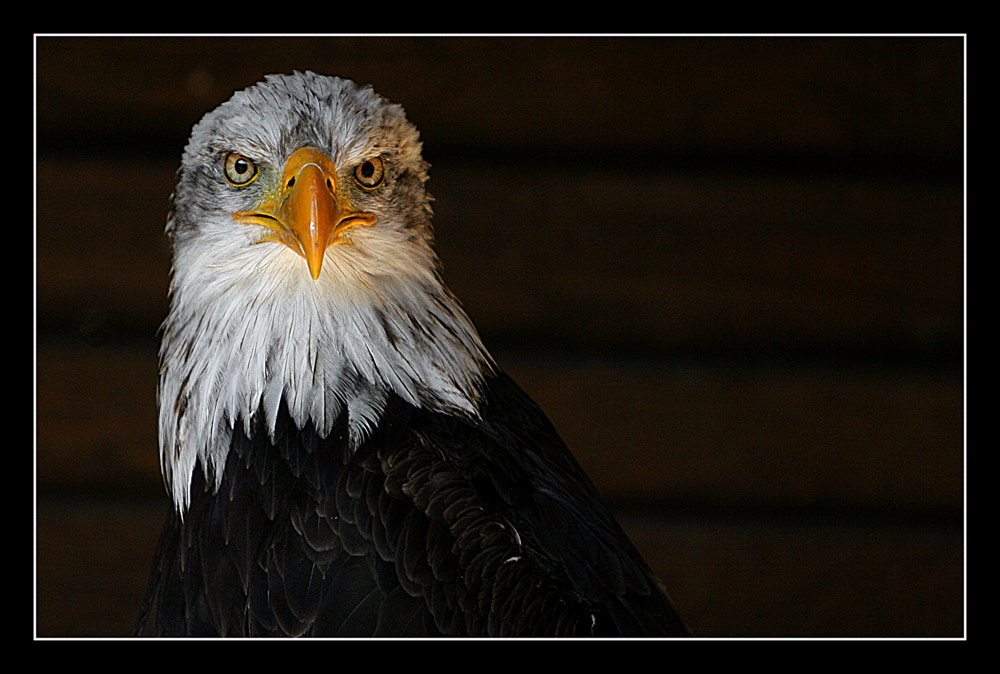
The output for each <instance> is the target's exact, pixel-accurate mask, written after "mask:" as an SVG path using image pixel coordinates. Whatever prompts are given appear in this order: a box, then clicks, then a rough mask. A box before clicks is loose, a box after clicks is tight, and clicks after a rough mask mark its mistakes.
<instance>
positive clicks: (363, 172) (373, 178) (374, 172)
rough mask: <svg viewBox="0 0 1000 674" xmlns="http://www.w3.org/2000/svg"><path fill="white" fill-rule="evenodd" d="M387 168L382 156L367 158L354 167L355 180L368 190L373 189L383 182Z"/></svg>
mask: <svg viewBox="0 0 1000 674" xmlns="http://www.w3.org/2000/svg"><path fill="white" fill-rule="evenodd" d="M384 177H385V168H384V167H383V166H382V158H381V157H372V158H371V159H366V160H364V161H363V162H361V163H360V164H358V166H357V167H356V168H355V169H354V181H355V182H357V183H358V184H359V185H361V186H362V187H364V188H365V189H366V190H373V189H375V188H376V187H378V186H379V185H381V184H382V179H383V178H384Z"/></svg>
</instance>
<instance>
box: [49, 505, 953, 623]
mask: <svg viewBox="0 0 1000 674" xmlns="http://www.w3.org/2000/svg"><path fill="white" fill-rule="evenodd" d="M163 517H164V512H163V511H162V509H161V508H160V507H158V506H154V505H146V504H135V503H129V502H119V501H105V502H103V503H93V502H91V503H69V502H66V501H63V500H59V501H51V502H49V501H43V503H42V505H41V507H40V508H39V511H38V515H37V534H38V546H37V560H36V562H37V564H36V568H37V578H36V584H37V585H36V586H37V590H36V603H35V607H36V612H35V634H36V636H37V637H41V638H61V637H69V638H79V637H123V636H127V635H128V634H130V632H131V630H132V627H133V626H134V624H135V620H136V617H137V616H138V611H139V605H140V603H141V601H142V597H143V593H144V590H145V586H146V582H147V579H148V574H149V570H150V567H151V564H152V558H153V550H154V548H155V546H156V541H157V538H158V536H159V531H160V528H161V526H162V522H163ZM622 522H623V526H624V528H625V529H626V531H627V532H628V534H629V536H630V537H631V538H632V539H633V542H634V543H635V544H636V547H637V548H638V549H639V550H640V552H641V553H642V554H643V555H644V556H645V558H646V560H647V561H648V562H649V564H650V566H651V567H652V569H653V570H654V572H655V573H656V574H657V575H658V576H659V577H660V578H661V580H663V581H664V583H665V585H666V586H667V587H668V588H669V591H670V594H671V598H672V599H673V601H674V603H675V604H676V605H677V607H678V610H679V611H680V612H681V614H682V615H683V616H684V619H685V620H686V621H687V623H688V626H689V627H690V628H691V629H692V630H693V631H694V633H695V634H696V635H697V636H700V637H817V636H819V637H960V636H962V635H963V632H964V606H963V582H962V568H963V564H962V545H961V532H960V531H958V530H954V529H944V530H938V529H930V530H921V529H915V530H914V529H904V530H898V531H894V530H887V529H885V528H882V527H879V526H874V527H871V526H864V525H848V526H844V525H826V526H817V525H812V524H793V525H780V524H779V525H777V526H775V525H774V523H766V522H761V523H753V522H734V521H726V520H721V521H717V520H711V519H708V520H697V521H689V520H685V519H683V518H680V519H672V520H671V519H664V518H654V519H638V518H636V517H634V516H630V515H629V514H625V515H624V516H623V517H622Z"/></svg>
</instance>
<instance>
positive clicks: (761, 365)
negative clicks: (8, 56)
mask: <svg viewBox="0 0 1000 674" xmlns="http://www.w3.org/2000/svg"><path fill="white" fill-rule="evenodd" d="M35 48H36V60H35V66H36V71H35V74H36V92H35V93H36V103H37V116H36V125H37V154H36V160H37V166H36V171H35V189H36V194H37V201H36V222H35V230H34V232H35V237H36V249H35V260H36V275H35V283H36V286H35V289H36V310H37V342H36V344H37V351H36V361H35V367H36V369H35V374H36V384H37V400H36V412H37V429H36V430H37V436H36V446H35V458H36V487H37V499H36V506H37V512H36V528H35V532H36V544H37V550H36V576H35V581H36V606H35V608H36V613H35V630H36V632H35V634H36V635H37V636H40V637H48V636H57V637H58V636H69V637H72V636H117V635H125V634H127V633H128V632H129V630H130V629H131V626H132V622H133V621H134V619H135V617H136V613H137V610H138V607H139V602H140V600H141V597H142V593H143V589H144V585H145V582H146V577H147V573H148V569H149V564H150V561H151V558H152V553H153V547H154V545H155V542H156V538H157V536H158V533H159V527H160V524H161V521H162V517H163V513H164V509H165V508H166V507H167V499H166V496H165V493H164V491H163V488H162V485H161V481H160V476H159V466H158V458H157V449H156V446H157V445H156V410H155V385H156V369H157V363H156V353H157V344H158V335H157V333H156V331H157V327H158V325H159V323H160V321H161V320H162V319H163V317H164V316H165V313H166V309H167V304H166V290H167V283H168V271H169V257H168V252H167V248H166V242H165V240H164V237H163V234H162V231H163V224H164V218H165V214H166V210H167V203H168V196H169V194H170V191H171V189H172V183H173V173H174V171H175V169H176V167H177V165H178V162H179V158H180V153H181V150H182V148H183V146H184V144H185V142H186V139H187V135H188V132H189V130H190V128H191V126H192V125H193V124H194V123H195V122H196V121H197V120H198V119H199V118H200V116H201V115H202V114H204V113H205V112H207V111H208V110H210V109H212V108H214V107H215V106H216V105H217V104H219V103H220V102H222V101H223V100H225V99H226V98H228V97H229V96H230V94H231V93H232V92H233V91H234V90H235V89H239V88H243V87H246V86H248V85H250V84H252V83H254V82H255V81H257V80H259V79H260V78H261V77H262V76H263V75H265V74H267V73H270V72H288V71H290V70H293V69H298V70H304V69H312V70H316V71H319V72H323V73H328V74H337V75H341V76H344V77H349V78H351V79H355V80H357V81H360V82H364V83H370V84H373V85H374V86H375V88H376V90H377V91H379V92H380V93H382V94H384V95H385V96H387V97H388V98H390V99H391V100H394V101H396V102H399V103H402V104H403V105H404V106H405V107H406V109H407V112H408V115H409V117H410V119H411V120H412V121H413V122H414V123H415V124H416V125H417V126H418V127H419V128H420V129H421V132H422V137H423V139H424V143H425V147H424V156H425V158H426V159H427V160H428V161H430V162H431V164H432V166H433V168H432V171H431V182H430V186H431V191H432V193H433V194H434V195H435V197H436V202H435V212H436V218H435V223H436V228H437V236H438V251H439V253H440V256H441V259H442V261H443V264H444V275H445V279H446V281H447V282H448V283H449V285H450V286H451V287H452V289H453V290H454V291H455V292H456V294H457V295H458V296H459V297H460V298H462V300H463V303H464V305H465V307H466V308H467V310H468V312H469V314H470V315H471V316H472V318H473V320H474V321H475V322H476V323H477V324H478V326H479V327H480V329H481V331H482V334H483V336H484V339H485V341H486V344H487V346H488V347H490V348H491V350H492V351H493V352H494V355H495V356H496V357H497V359H498V360H499V362H500V363H501V364H502V365H503V366H504V367H505V369H507V370H508V371H509V372H510V373H511V374H512V375H513V376H514V377H515V378H516V379H517V380H518V381H519V382H520V383H521V384H522V385H523V386H524V387H525V388H526V389H527V390H528V391H529V393H531V394H532V395H533V396H534V397H535V398H536V400H537V401H538V402H539V403H540V404H541V405H542V407H543V408H544V409H545V410H546V411H547V412H548V413H549V415H550V417H551V418H552V420H553V422H554V423H555V424H556V426H557V428H558V429H559V430H560V432H561V433H562V434H563V436H564V438H565V439H566V441H567V442H568V444H569V445H570V446H571V447H572V448H573V450H574V452H575V453H576V455H577V456H578V458H579V459H580V461H581V463H582V464H583V465H584V467H585V468H586V469H587V470H588V472H589V473H590V474H591V476H592V477H593V479H594V481H595V483H596V485H597V487H598V488H599V490H600V491H601V492H602V494H603V495H604V496H605V498H606V500H607V502H608V504H609V505H610V506H611V507H612V509H613V510H614V511H615V512H616V513H617V514H618V515H619V517H620V519H621V521H622V523H623V524H624V526H625V527H626V529H627V530H628V531H629V533H630V535H631V536H632V537H633V539H634V541H635V543H636V545H637V546H638V547H639V548H640V549H641V550H642V551H643V553H644V554H645V555H646V557H647V559H648V561H649V562H650V565H651V566H652V567H653V568H654V570H655V571H656V572H657V573H658V574H659V575H660V577H661V578H662V579H663V580H664V582H665V583H666V585H667V586H668V587H669V588H670V591H671V594H672V596H673V599H674V601H675V603H676V605H677V606H678V608H679V610H680V611H681V613H682V614H683V615H684V617H685V618H686V620H687V621H688V623H689V624H690V627H691V628H692V629H693V630H694V631H695V633H697V634H699V635H703V636H736V637H744V636H749V637H753V636H768V637H774V636H777V637H782V636H833V637H855V636H859V637H863V636H876V637H894V636H915V637H949V636H950V637H961V636H963V635H964V630H965V626H964V615H965V605H964V594H963V581H964V554H963V549H964V536H963V512H964V510H963V503H964V497H963V491H964V444H963V439H964V418H963V417H964V415H963V409H964V386H963V382H964V369H963V346H964V310H963V304H964V295H963V280H964V271H963V264H964V217H963V208H964V195H963V170H964V155H963V150H964V146H963V132H964V126H963V124H964V107H963V95H964V91H963V79H964V50H965V41H964V39H963V38H962V37H961V36H958V37H898V38H896V37H852V38H835V37H802V38H799V37H795V38H792V37H770V38H754V37H745V38H723V37H717V38H684V37H679V38H670V37H663V38H657V37H637V38H624V37H594V38H590V37H588V38H575V37H572V38H571V37H563V38H552V37H547V38H530V37H519V38H447V37H435V38H426V37H414V38H350V37H342V38H328V39H313V38H281V39H278V38H275V39H267V38H258V37H248V38H165V37H149V38H77V37H73V38H68V37H57V36H56V37H44V36H42V37H37V38H36V40H35ZM26 133H27V131H26Z"/></svg>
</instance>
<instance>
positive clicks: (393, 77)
mask: <svg viewBox="0 0 1000 674" xmlns="http://www.w3.org/2000/svg"><path fill="white" fill-rule="evenodd" d="M963 59H964V42H963V40H962V39H961V38H960V37H952V38H947V37H928V38H907V37H903V38H891V37H856V38H810V37H800V38H754V37H748V38H738V37H733V38H730V37H708V38H691V37H641V38H628V37H564V38H559V37H484V38H478V37H458V38H455V37H430V38H428V37H403V38H393V37H385V38H383V37H357V36H346V37H332V38H300V37H277V38H268V37H262V36H257V37H252V36H251V37H60V36H52V37H45V36H43V37H40V38H38V39H37V41H36V76H37V82H38V110H39V116H38V124H39V125H38V131H39V137H40V138H41V140H42V142H43V143H45V142H49V141H51V142H53V143H55V142H68V143H74V142H76V143H79V142H80V141H81V138H83V139H90V140H91V141H93V140H96V139H97V138H101V137H103V138H104V139H105V140H104V142H105V143H107V142H116V140H117V142H118V143H121V142H122V141H126V142H135V141H137V140H146V141H147V142H149V141H150V139H152V140H154V141H155V140H157V139H162V138H171V137H174V138H176V137H183V136H185V135H186V133H187V130H188V129H189V128H190V126H191V124H192V123H193V122H194V121H195V120H196V119H197V118H198V117H200V116H201V115H202V114H204V113H205V112H207V111H208V110H210V109H212V108H214V107H215V106H216V105H217V104H219V103H220V102H222V101H223V100H225V99H227V98H228V97H229V96H230V95H231V93H232V92H233V91H235V90H237V89H242V88H244V87H246V86H249V85H251V84H253V83H254V82H256V81H258V80H259V79H261V78H262V77H263V76H264V75H266V74H268V73H271V72H290V71H292V70H307V69H310V70H316V71H319V72H323V73H326V74H333V75H340V76H343V77H347V78H350V79H354V80H356V81H359V82H362V83H371V84H373V85H374V86H375V88H376V90H378V91H380V92H381V93H383V94H384V95H386V96H388V97H389V98H390V99H392V100H394V101H395V102H398V103H401V104H403V105H404V106H405V107H406V108H407V110H408V112H409V115H410V117H411V118H412V119H413V120H414V121H415V122H416V123H417V124H418V126H419V127H420V128H422V129H423V130H424V133H425V134H427V136H426V137H427V138H433V139H435V143H437V144H439V145H440V146H442V147H444V146H449V147H453V148H464V149H468V148H469V147H470V146H471V147H473V148H475V147H493V148H499V149H501V150H506V151H510V150H511V149H515V148H531V147H536V148H539V147H545V148H550V149H557V148H571V149H573V150H575V151H579V150H581V149H588V148H589V149H592V150H597V151H605V152H613V153H616V154H618V153H620V155H621V156H622V158H623V160H625V161H627V158H628V156H629V153H630V152H651V151H672V152H679V153H688V152H692V151H699V152H705V151H722V152H724V153H727V154H729V153H731V152H732V151H733V150H734V149H740V150H763V151H767V152H779V153H791V154H793V155H803V154H805V155H815V154H821V155H825V156H828V157H831V156H844V155H849V154H851V153H856V154H860V155H864V156H868V157H870V156H871V155H872V154H878V153H884V152H893V153H901V154H902V155H908V156H920V157H935V158H938V159H940V158H952V159H959V158H960V157H961V154H960V148H961V143H962V91H963V88H962V87H963V66H964V61H963ZM81 63H86V64H87V65H88V67H87V68H80V64H81ZM911 168H912V167H911Z"/></svg>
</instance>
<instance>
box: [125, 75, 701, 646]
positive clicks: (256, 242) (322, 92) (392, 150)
mask: <svg viewBox="0 0 1000 674" xmlns="http://www.w3.org/2000/svg"><path fill="white" fill-rule="evenodd" d="M425 180H426V164H424V163H423V160H422V159H421V158H420V155H419V142H418V141H417V136H416V131H415V129H413V128H412V126H410V125H409V123H408V122H406V120H405V118H404V117H403V115H402V111H401V109H400V108H398V107H396V106H392V105H391V104H389V103H388V102H386V101H384V99H381V98H380V97H378V96H377V95H376V94H374V92H372V91H371V90H370V89H361V88H358V87H356V86H355V85H354V84H353V83H351V82H349V81H346V80H340V79H337V78H329V77H322V76H318V75H315V74H313V73H296V74H294V75H291V76H272V77H269V78H268V79H267V80H266V81H265V82H263V83H261V84H258V85H256V86H255V87H251V88H250V89H248V90H246V91H244V92H238V93H237V94H236V95H234V97H233V99H231V100H230V101H229V102H227V103H226V104H223V106H220V108H219V109H217V110H216V111H214V112H212V113H209V115H206V117H205V118H204V119H203V121H202V122H200V123H199V125H197V126H196V127H195V130H194V131H193V133H192V140H191V142H190V143H189V145H188V147H187V148H186V150H185V155H184V158H183V160H182V167H181V170H180V171H179V178H178V186H177V189H176V190H175V193H174V196H173V207H172V209H171V215H170V218H169V220H168V226H167V231H168V235H169V236H170V238H171V241H172V244H173V250H174V267H173V279H172V284H171V311H170V314H169V315H168V318H167V321H166V322H165V324H164V330H163V345H162V347H161V352H160V360H161V363H160V387H159V402H160V452H161V463H162V466H163V472H164V479H165V482H166V484H167V488H168V490H169V491H170V493H171V495H172V497H173V501H174V503H173V508H172V509H171V513H170V515H169V517H168V520H167V523H166V525H165V527H164V530H163V534H162V536H161V540H160V543H159V546H158V549H157V552H156V556H155V559H154V564H153V572H152V575H151V579H150V584H149V589H148V592H147V595H146V599H145V601H144V603H143V607H142V610H141V614H140V619H139V622H138V625H137V627H136V631H135V633H136V634H137V635H139V636H152V635H157V636H350V637H357V636H441V635H444V636H621V635H625V636H664V635H674V636H677V635H684V634H685V633H686V631H685V628H684V626H683V624H682V623H681V621H680V620H679V618H678V617H677V615H676V613H675V612H674V610H673V608H672V607H671V606H670V604H669V602H668V600H667V599H666V597H665V595H664V593H663V591H662V589H661V588H660V586H659V583H658V581H657V580H656V579H655V578H654V576H653V574H652V573H651V572H650V571H649V569H648V567H647V566H646V564H645V562H644V561H643V560H642V558H641V557H640V555H639V553H638V552H637V551H636V550H635V548H634V547H633V546H632V544H631V543H630V542H629V540H628V538H627V537H626V535H625V534H624V532H623V531H622V530H621V528H620V527H619V526H618V524H617V523H616V522H615V520H614V518H613V517H611V515H610V514H609V513H608V511H607V510H606V509H605V508H604V506H603V505H602V504H601V502H600V499H599V497H598V495H597V492H596V490H595V489H594V488H593V486H592V485H591V483H590V482H589V480H588V479H587V477H586V475H585V474H584V473H583V471H582V470H581V469H580V467H579V466H578V464H577V463H576V462H575V460H574V459H573V457H572V455H571V454H570V452H569V451H568V449H567V448H566V447H565V446H564V445H563V444H562V442H561V440H560V439H559V437H558V435H557V434H556V432H555V430H554V429H553V428H552V426H551V425H550V424H549V422H548V421H547V420H546V418H545V416H544V414H543V413H542V412H541V411H540V410H539V409H538V408H537V407H536V406H535V404H534V403H533V402H532V401H531V400H530V399H529V398H528V396H527V395H526V394H524V392H523V391H521V389H519V388H518V387H517V385H516V384H514V382H512V381H511V380H510V379H509V378H508V377H507V376H506V375H504V374H502V372H501V371H500V370H499V369H498V368H497V367H496V366H495V364H494V363H493V361H492V359H491V358H490V356H489V354H488V353H487V352H486V350H485V349H484V348H483V346H482V344H481V343H480V341H479V337H478V335H477V334H476V331H475V328H474V327H473V326H472V324H471V322H470V321H469V320H468V317H467V316H466V315H465V313H464V312H463V311H462V310H461V308H460V307H459V305H458V303H457V301H456V300H455V299H454V297H452V295H451V294H450V293H449V292H448V291H447V289H446V288H445V287H444V285H443V284H442V283H441V281H440V277H439V275H438V271H437V260H436V257H435V256H434V254H433V252H432V251H431V247H430V240H431V237H430V222H429V218H430V208H429V206H428V201H429V197H428V196H427V195H426V193H425V192H424V190H423V183H424V181H425Z"/></svg>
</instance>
